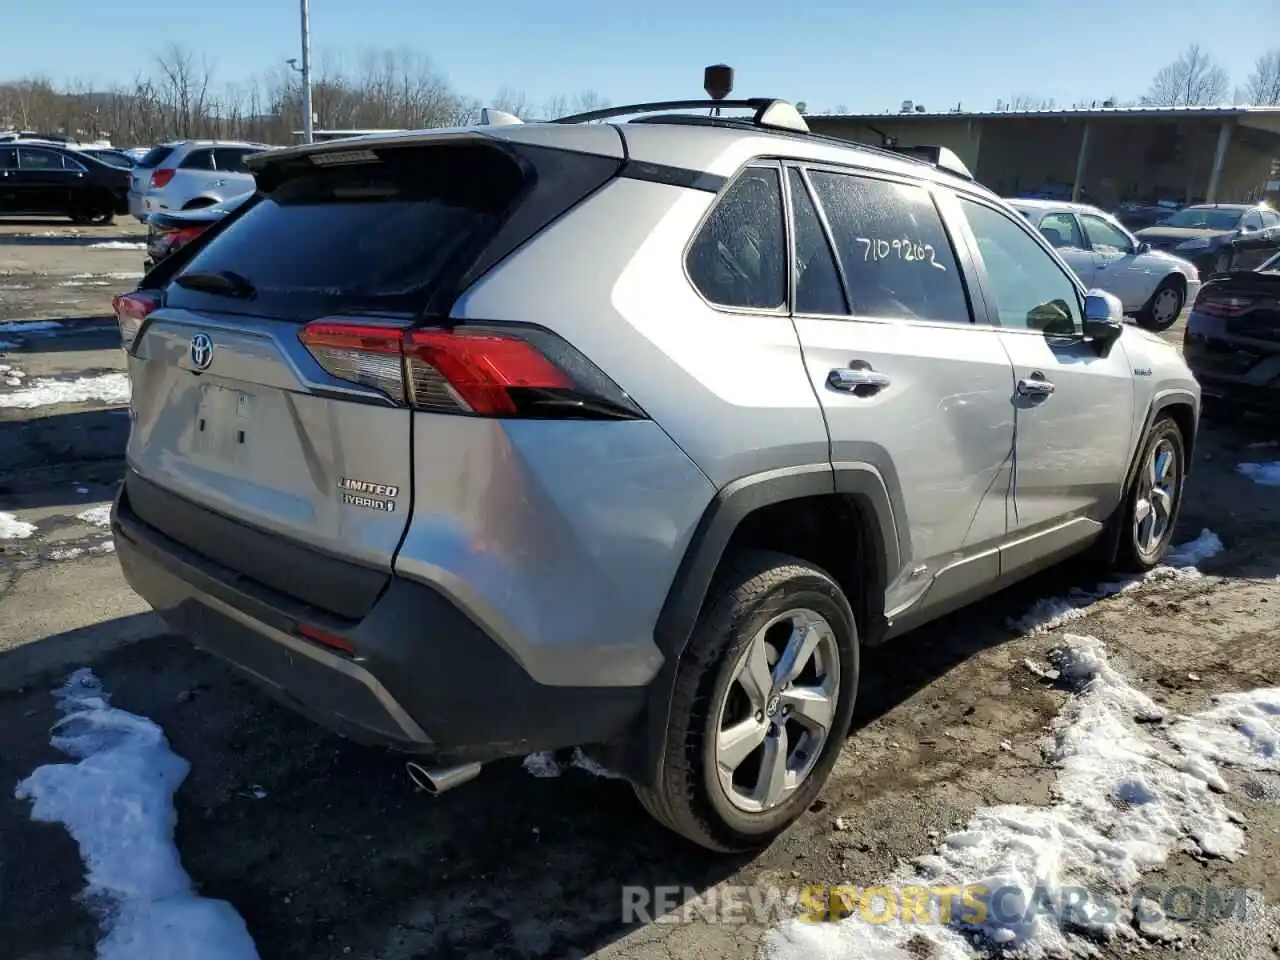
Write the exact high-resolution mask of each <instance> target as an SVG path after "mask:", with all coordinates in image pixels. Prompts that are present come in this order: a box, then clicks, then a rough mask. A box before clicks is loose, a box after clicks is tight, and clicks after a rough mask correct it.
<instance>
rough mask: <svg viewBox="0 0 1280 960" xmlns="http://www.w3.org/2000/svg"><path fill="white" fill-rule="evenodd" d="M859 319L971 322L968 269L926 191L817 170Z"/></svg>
mask: <svg viewBox="0 0 1280 960" xmlns="http://www.w3.org/2000/svg"><path fill="white" fill-rule="evenodd" d="M809 176H810V179H811V181H812V183H813V186H814V189H815V190H816V191H817V194H818V199H819V201H820V202H821V203H822V207H823V210H824V211H825V213H826V216H827V222H828V223H829V224H830V225H831V233H832V235H833V237H834V239H835V244H836V252H837V254H838V255H839V257H840V264H841V266H843V267H844V276H845V282H846V284H847V287H848V293H849V300H850V301H851V303H850V306H851V307H852V311H853V313H855V314H858V315H862V316H872V317H901V318H903V319H907V320H946V321H951V322H955V323H968V322H969V320H970V317H969V304H968V301H967V300H966V298H965V292H964V285H963V283H962V281H961V279H960V269H959V267H958V266H957V265H956V260H955V255H954V254H953V252H952V249H951V242H950V240H948V238H947V234H946V231H945V230H944V229H943V227H942V220H941V218H940V217H939V216H938V211H937V208H936V207H934V205H933V198H932V197H930V196H929V194H928V192H927V191H926V190H924V189H923V188H921V187H916V186H910V185H906V184H898V183H889V182H887V181H883V180H870V179H867V178H864V177H859V176H854V175H851V174H845V173H827V172H825V171H811V172H810V174H809Z"/></svg>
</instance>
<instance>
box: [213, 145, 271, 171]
mask: <svg viewBox="0 0 1280 960" xmlns="http://www.w3.org/2000/svg"><path fill="white" fill-rule="evenodd" d="M260 152H261V151H258V150H244V149H236V148H232V147H221V148H219V149H217V150H214V151H213V162H214V165H215V166H217V168H218V169H219V170H226V171H227V172H228V173H248V172H249V168H248V167H246V166H245V165H244V158H245V157H247V156H250V155H252V154H254V153H260Z"/></svg>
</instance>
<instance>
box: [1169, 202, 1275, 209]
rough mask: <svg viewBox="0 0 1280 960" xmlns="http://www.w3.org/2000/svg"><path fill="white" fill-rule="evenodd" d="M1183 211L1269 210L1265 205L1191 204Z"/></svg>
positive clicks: (1268, 206)
mask: <svg viewBox="0 0 1280 960" xmlns="http://www.w3.org/2000/svg"><path fill="white" fill-rule="evenodd" d="M1182 209H1183V210H1269V209H1271V207H1270V205H1268V204H1265V203H1193V204H1192V205H1191V206H1189V207H1183V208H1182Z"/></svg>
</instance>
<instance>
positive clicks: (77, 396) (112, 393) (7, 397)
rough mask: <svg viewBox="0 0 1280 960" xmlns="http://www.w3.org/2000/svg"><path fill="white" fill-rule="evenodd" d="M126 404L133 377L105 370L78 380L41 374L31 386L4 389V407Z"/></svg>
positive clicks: (1, 402) (1, 396)
mask: <svg viewBox="0 0 1280 960" xmlns="http://www.w3.org/2000/svg"><path fill="white" fill-rule="evenodd" d="M91 400H96V401H98V402H99V403H116V404H124V403H128V402H129V378H128V377H127V376H125V375H124V374H123V373H103V374H99V375H98V376H93V377H81V378H79V379H78V380H53V379H48V378H41V379H38V380H31V381H28V382H27V386H25V387H23V388H22V389H21V390H14V391H13V392H11V393H0V407H17V408H19V409H22V410H30V409H32V408H34V407H46V406H49V405H50V404H54V403H85V402H87V401H91Z"/></svg>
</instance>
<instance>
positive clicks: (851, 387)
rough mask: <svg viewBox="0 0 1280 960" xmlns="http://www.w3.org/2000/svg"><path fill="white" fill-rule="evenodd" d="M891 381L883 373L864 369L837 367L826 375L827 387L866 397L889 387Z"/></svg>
mask: <svg viewBox="0 0 1280 960" xmlns="http://www.w3.org/2000/svg"><path fill="white" fill-rule="evenodd" d="M891 382H892V381H890V379H889V378H888V377H887V376H885V375H884V374H883V373H878V372H876V371H875V370H868V369H865V368H861V369H859V368H851V367H844V368H842V367H837V368H836V369H834V370H832V371H831V372H830V373H828V374H827V386H828V387H830V388H831V389H832V390H840V391H842V392H844V393H855V394H858V395H859V396H867V395H870V394H872V393H876V392H878V391H879V390H882V389H884V388H885V387H887V386H889V384H890V383H891Z"/></svg>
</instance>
